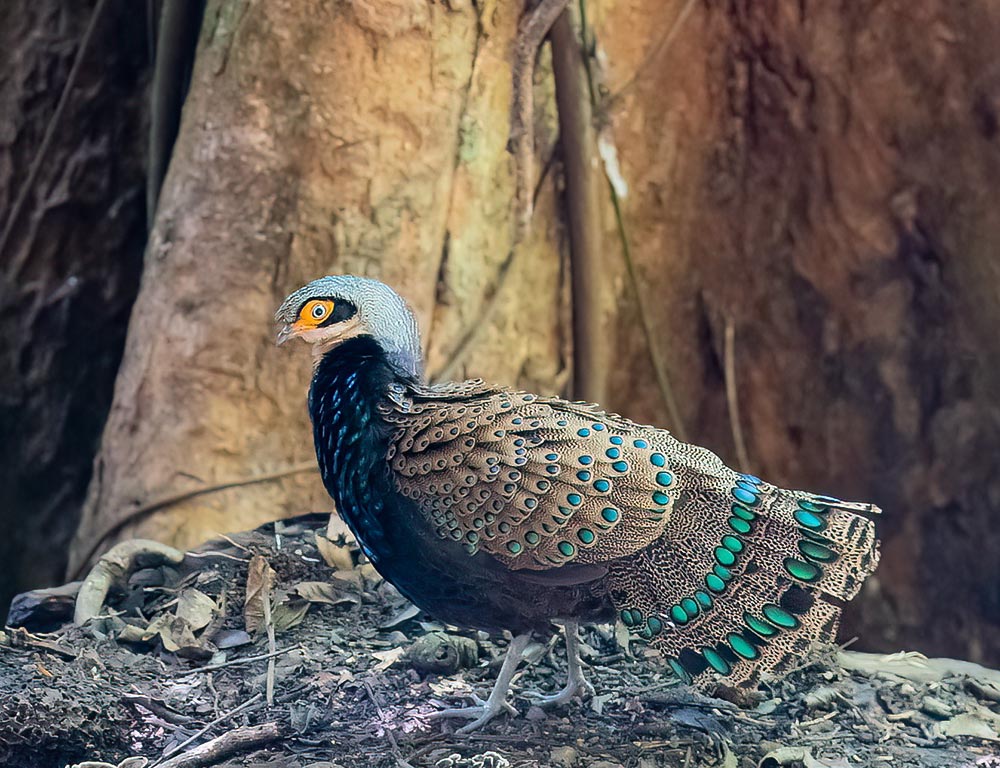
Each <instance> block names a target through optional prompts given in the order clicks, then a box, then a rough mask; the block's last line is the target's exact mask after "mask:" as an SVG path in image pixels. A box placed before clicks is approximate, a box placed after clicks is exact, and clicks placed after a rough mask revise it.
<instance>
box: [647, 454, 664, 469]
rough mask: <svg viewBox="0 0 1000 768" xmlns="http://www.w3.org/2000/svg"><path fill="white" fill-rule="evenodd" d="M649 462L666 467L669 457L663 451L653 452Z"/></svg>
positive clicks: (655, 465)
mask: <svg viewBox="0 0 1000 768" xmlns="http://www.w3.org/2000/svg"><path fill="white" fill-rule="evenodd" d="M649 463H650V464H652V465H653V466H654V467H665V466H666V465H667V458H666V456H664V455H663V454H662V453H651V454H650V455H649Z"/></svg>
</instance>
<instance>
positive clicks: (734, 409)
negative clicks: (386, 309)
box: [722, 315, 750, 472]
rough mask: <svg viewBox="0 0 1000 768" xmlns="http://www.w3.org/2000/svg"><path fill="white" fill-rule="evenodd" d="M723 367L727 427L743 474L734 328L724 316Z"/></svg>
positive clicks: (746, 465) (744, 453)
mask: <svg viewBox="0 0 1000 768" xmlns="http://www.w3.org/2000/svg"><path fill="white" fill-rule="evenodd" d="M722 356H723V367H724V369H725V370H724V376H725V378H726V403H727V405H728V410H729V427H730V429H732V431H733V444H734V445H735V446H736V463H737V464H738V465H739V468H740V469H741V470H742V471H743V472H749V471H750V456H749V454H748V453H747V444H746V442H745V440H744V439H743V425H742V421H741V419H740V400H739V397H738V395H737V391H736V327H735V326H734V325H733V319H732V318H731V317H729V316H728V315H727V316H726V332H725V337H724V341H723V355H722Z"/></svg>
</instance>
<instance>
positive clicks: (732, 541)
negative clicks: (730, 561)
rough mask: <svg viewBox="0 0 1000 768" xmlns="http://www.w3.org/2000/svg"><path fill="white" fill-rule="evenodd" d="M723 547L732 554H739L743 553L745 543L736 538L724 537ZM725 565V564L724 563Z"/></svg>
mask: <svg viewBox="0 0 1000 768" xmlns="http://www.w3.org/2000/svg"><path fill="white" fill-rule="evenodd" d="M722 546H724V547H725V548H726V549H728V550H729V551H730V552H732V553H734V554H737V553H739V552H742V551H743V542H742V541H740V540H739V539H738V538H736V537H735V536H723V537H722ZM724 565H725V563H724Z"/></svg>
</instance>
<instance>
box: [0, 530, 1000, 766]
mask: <svg viewBox="0 0 1000 768" xmlns="http://www.w3.org/2000/svg"><path fill="white" fill-rule="evenodd" d="M325 527H326V519H325V517H324V516H322V515H314V516H309V517H304V518H299V519H297V520H295V521H292V522H291V523H284V524H282V523H278V524H272V525H268V526H264V527H263V528H260V529H258V530H257V531H252V532H249V533H245V534H240V535H237V536H233V537H229V538H228V539H226V540H220V541H217V542H213V543H211V544H209V545H206V546H205V547H203V548H201V549H200V550H198V551H196V552H194V553H188V555H187V557H185V559H184V561H183V563H181V564H179V565H176V566H171V565H156V566H152V567H145V568H141V569H139V570H136V571H135V572H134V573H132V574H131V576H130V578H129V579H128V583H127V587H126V588H125V589H123V590H117V591H116V594H115V595H114V597H115V599H116V600H115V601H112V605H113V606H114V610H111V609H108V610H106V611H105V612H104V614H103V616H102V617H101V618H98V619H97V620H95V621H93V622H91V624H90V625H89V626H88V628H84V629H81V628H80V627H77V626H75V625H74V624H73V623H72V620H71V613H72V596H73V593H74V589H73V588H72V587H71V588H69V589H68V590H67V592H66V594H63V595H58V594H55V595H54V594H52V593H43V594H41V595H39V594H38V593H34V594H33V593H28V594H27V595H24V596H21V597H20V598H19V599H18V600H15V603H14V605H13V607H12V611H11V616H10V618H9V622H10V623H11V624H20V625H23V626H21V627H20V628H13V627H10V626H9V627H7V628H6V630H5V631H4V632H3V633H0V765H3V766H11V767H12V768H13V767H14V766H16V767H17V768H36V767H38V768H41V767H43V766H44V767H45V768H49V767H50V766H59V767H60V768H61V767H62V766H66V765H72V764H86V765H88V766H90V767H91V768H96V767H97V766H100V765H102V764H105V765H110V766H121V768H141V766H144V765H150V766H152V765H157V766H163V768H178V766H183V767H185V768H190V767H191V766H209V765H211V766H233V767H235V766H253V767H254V768H334V766H341V767H342V768H352V767H353V766H372V767H373V768H377V767H381V766H386V767H393V766H406V765H407V764H408V765H411V766H414V768H422V767H423V766H434V767H435V768H518V767H520V766H553V767H554V768H618V767H623V768H624V767H627V768H659V767H660V766H663V767H666V766H671V767H673V766H678V767H680V766H693V765H705V766H722V767H724V768H750V767H751V766H767V767H768V768H770V766H779V765H794V766H797V765H802V766H805V767H806V768H822V767H826V768H847V767H848V766H878V765H886V766H968V767H969V768H972V767H973V766H976V767H977V768H1000V735H998V733H1000V674H998V673H996V672H993V671H991V670H986V669H984V668H982V667H978V666H976V665H971V664H965V663H962V662H952V661H950V660H926V659H923V658H922V657H916V656H915V655H897V656H895V657H877V656H873V655H871V654H853V653H844V652H838V651H837V650H836V649H830V650H829V651H827V652H825V653H822V652H821V653H818V654H817V655H816V656H815V657H812V658H808V659H803V662H802V664H801V666H800V668H799V669H796V670H794V671H792V672H791V673H789V674H787V675H785V676H783V677H781V678H780V679H773V680H770V681H768V682H766V683H765V684H764V685H762V686H761V688H760V690H759V691H758V692H757V694H756V695H755V696H754V697H753V699H752V700H747V701H743V702H741V706H737V705H735V704H733V703H730V702H729V701H726V700H723V699H715V698H709V697H705V696H703V695H701V694H698V693H695V692H694V691H692V690H690V689H687V688H684V687H681V686H678V685H677V684H676V681H675V680H674V679H673V678H672V677H671V675H670V674H669V672H667V671H666V670H665V668H664V667H663V665H662V664H661V663H660V662H659V660H658V659H657V658H656V657H655V656H647V655H644V654H642V649H641V647H639V646H634V647H633V648H632V651H634V652H635V653H637V654H638V655H637V656H633V655H632V653H631V652H630V651H629V650H628V649H626V648H624V647H622V646H621V645H620V644H619V639H620V638H621V635H616V632H615V628H614V627H595V628H586V629H585V630H584V632H583V639H584V649H583V650H584V661H585V663H586V665H587V667H589V669H588V674H589V676H590V679H591V680H592V682H593V683H594V686H595V688H596V690H597V695H596V696H595V697H594V698H592V699H590V700H588V701H586V702H574V703H573V704H571V705H570V706H568V707H563V708H561V709H556V710H550V711H543V710H542V709H539V708H538V707H537V706H534V705H532V704H531V701H530V699H528V698H526V697H525V695H524V692H525V691H526V690H537V691H545V692H548V691H552V690H556V689H558V687H559V686H560V685H561V683H562V680H563V676H564V674H565V659H564V656H563V645H562V642H561V641H560V640H558V638H553V639H552V640H550V641H547V642H539V643H537V644H535V645H533V646H532V647H530V648H529V652H528V657H529V661H530V663H529V664H527V665H526V666H523V667H522V671H521V673H520V675H519V677H517V678H515V682H514V698H513V702H514V704H515V706H516V707H517V710H518V714H517V716H516V717H502V718H499V719H497V720H495V721H494V722H493V723H491V724H489V725H487V726H486V727H485V728H484V729H483V730H482V731H480V732H479V733H476V734H473V735H471V736H459V735H456V734H455V733H454V729H455V728H456V727H457V726H459V725H461V724H462V723H463V722H464V721H461V720H431V719H429V715H430V714H431V713H433V712H435V711H437V710H439V709H442V708H444V707H446V706H449V705H455V704H460V703H462V701H463V697H466V696H467V695H468V694H470V693H472V692H473V691H477V692H479V693H480V694H485V692H486V691H488V689H489V686H490V684H491V683H492V679H493V677H494V675H495V673H496V669H497V666H498V664H499V659H500V657H501V655H502V653H503V650H504V646H505V641H504V640H503V639H502V638H489V637H486V636H485V635H482V634H479V633H474V632H464V631H459V630H455V629H453V628H448V627H444V626H441V625H440V624H437V623H435V622H434V621H433V620H432V619H430V618H429V617H427V616H426V615H423V614H421V613H420V612H419V611H417V610H416V609H415V608H414V607H413V606H411V605H410V604H408V603H407V602H406V601H405V600H404V599H403V598H402V597H401V596H400V595H399V594H398V593H397V592H396V590H395V589H393V588H392V587H391V586H390V585H389V584H387V583H385V582H384V581H382V580H381V579H380V578H379V577H378V575H377V574H376V573H375V572H374V570H373V569H372V568H371V566H370V565H367V564H364V563H360V564H359V554H358V552H357V550H356V549H355V548H354V547H353V546H352V545H351V544H350V543H349V542H348V541H346V540H344V539H341V538H339V537H337V536H334V538H333V540H330V539H327V538H326V536H324V535H323V534H324V532H325ZM119 592H120V594H119ZM95 635H96V636H95ZM269 698H270V701H271V703H270V704H269V703H268V700H269ZM206 742H207V743H206ZM200 745H201V746H200ZM85 761H95V762H91V763H85Z"/></svg>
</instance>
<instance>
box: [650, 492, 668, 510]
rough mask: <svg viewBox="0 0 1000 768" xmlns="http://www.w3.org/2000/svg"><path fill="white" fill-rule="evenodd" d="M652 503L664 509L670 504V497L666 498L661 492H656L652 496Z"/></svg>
mask: <svg viewBox="0 0 1000 768" xmlns="http://www.w3.org/2000/svg"><path fill="white" fill-rule="evenodd" d="M653 501H655V502H656V503H657V504H659V505H660V506H661V507H665V506H666V505H667V504H669V503H670V497H669V496H667V494H665V493H664V492H663V491H656V492H655V493H654V494H653Z"/></svg>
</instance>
